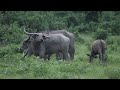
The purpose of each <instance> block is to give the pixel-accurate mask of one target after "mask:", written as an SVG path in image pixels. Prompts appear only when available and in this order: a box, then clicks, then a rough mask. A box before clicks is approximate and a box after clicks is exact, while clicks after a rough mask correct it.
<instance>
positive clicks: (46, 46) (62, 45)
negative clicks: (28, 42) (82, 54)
mask: <svg viewBox="0 0 120 90" xmlns="http://www.w3.org/2000/svg"><path fill="white" fill-rule="evenodd" d="M27 34H28V35H32V36H31V37H32V38H33V39H34V40H33V41H34V42H37V43H39V45H40V49H39V56H40V58H45V54H47V55H48V57H49V58H50V56H51V55H52V54H54V53H62V55H63V59H65V60H68V59H70V56H69V53H68V51H69V44H70V39H69V38H68V37H66V36H64V35H63V34H45V33H27Z"/></svg>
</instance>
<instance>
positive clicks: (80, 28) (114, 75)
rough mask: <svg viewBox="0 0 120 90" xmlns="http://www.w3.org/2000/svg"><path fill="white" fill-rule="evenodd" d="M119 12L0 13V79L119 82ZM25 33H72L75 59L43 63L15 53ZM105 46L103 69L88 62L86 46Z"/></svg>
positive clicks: (96, 60)
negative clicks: (101, 42) (97, 42)
mask: <svg viewBox="0 0 120 90" xmlns="http://www.w3.org/2000/svg"><path fill="white" fill-rule="evenodd" d="M119 19H120V12H119V11H97V12H96V11H74V12H73V11H0V79H8V78H9V79H120V69H119V66H120V56H119V55H120V54H119V52H120V47H119V45H120V36H119V35H120V30H119V29H120V26H119V25H120V21H119ZM23 26H26V28H27V29H28V28H30V29H29V30H28V31H29V32H39V31H44V30H57V29H66V30H67V31H69V32H72V33H74V34H75V49H76V52H75V59H74V60H73V61H61V60H60V61H57V60H56V59H55V56H54V55H53V56H52V57H51V60H50V61H44V60H43V59H39V58H38V57H35V56H31V57H28V56H27V57H26V58H25V59H23V58H22V53H19V52H18V48H19V47H20V45H21V42H22V40H23V39H24V38H25V37H26V35H25V34H24V32H23ZM98 38H102V39H104V40H105V41H106V43H107V51H106V54H107V58H106V66H103V65H100V64H99V59H98V58H97V59H94V60H93V62H91V63H88V62H89V58H88V56H87V55H86V54H87V53H89V49H90V44H91V43H92V42H93V41H94V40H95V39H98Z"/></svg>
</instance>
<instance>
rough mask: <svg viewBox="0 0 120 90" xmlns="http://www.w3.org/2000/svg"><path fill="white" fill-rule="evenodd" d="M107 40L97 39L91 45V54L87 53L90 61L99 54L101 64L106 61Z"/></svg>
mask: <svg viewBox="0 0 120 90" xmlns="http://www.w3.org/2000/svg"><path fill="white" fill-rule="evenodd" d="M106 48H107V47H106V42H105V41H104V40H102V39H99V40H95V41H94V42H93V43H92V45H91V51H90V54H87V55H88V56H89V57H90V61H89V62H91V61H92V59H93V58H96V55H97V54H98V55H99V59H100V64H103V63H104V57H105V50H106Z"/></svg>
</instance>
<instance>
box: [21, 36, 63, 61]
mask: <svg viewBox="0 0 120 90" xmlns="http://www.w3.org/2000/svg"><path fill="white" fill-rule="evenodd" d="M39 50H40V49H39V43H37V42H35V41H33V38H32V36H28V37H27V38H25V39H24V40H23V42H22V45H21V47H20V51H21V52H23V57H24V58H25V56H26V55H28V56H31V55H32V54H33V55H35V56H39ZM50 56H51V55H47V53H46V57H45V58H44V59H48V60H49V59H50ZM62 57H63V55H62V54H61V53H59V52H58V53H56V59H57V60H61V59H62Z"/></svg>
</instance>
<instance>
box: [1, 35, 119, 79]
mask: <svg viewBox="0 0 120 90" xmlns="http://www.w3.org/2000/svg"><path fill="white" fill-rule="evenodd" d="M79 38H80V39H79ZM79 38H78V39H79V42H78V41H77V42H75V48H76V52H75V59H74V60H73V61H61V60H60V61H57V60H56V59H55V56H54V55H53V56H52V58H51V60H50V61H44V60H43V59H39V58H37V57H35V56H31V57H26V58H25V59H22V58H21V56H22V54H21V53H18V52H17V50H16V48H17V47H19V45H15V44H10V45H7V46H4V47H1V48H0V79H120V69H119V67H120V64H119V63H120V56H119V53H118V52H119V51H120V50H117V51H114V50H111V49H110V48H111V47H110V45H108V49H107V55H108V58H107V61H106V63H107V66H102V65H100V64H99V59H98V58H97V59H94V60H93V62H91V63H88V62H89V58H88V57H87V55H86V54H87V53H88V52H89V45H90V42H91V41H92V38H91V36H90V35H83V34H81V36H80V37H79ZM81 38H82V39H81ZM80 40H82V41H80ZM118 48H119V46H118Z"/></svg>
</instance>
